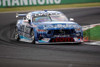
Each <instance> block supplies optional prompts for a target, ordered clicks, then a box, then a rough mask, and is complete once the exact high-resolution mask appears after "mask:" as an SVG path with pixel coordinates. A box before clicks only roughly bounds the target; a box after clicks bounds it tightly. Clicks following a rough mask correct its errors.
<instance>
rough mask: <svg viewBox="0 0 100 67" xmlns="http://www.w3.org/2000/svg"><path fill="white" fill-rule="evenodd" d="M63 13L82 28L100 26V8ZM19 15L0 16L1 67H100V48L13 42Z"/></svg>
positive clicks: (3, 14)
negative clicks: (12, 36)
mask: <svg viewBox="0 0 100 67" xmlns="http://www.w3.org/2000/svg"><path fill="white" fill-rule="evenodd" d="M60 11H62V12H63V13H64V14H65V15H66V16H68V17H73V18H75V21H76V22H78V23H79V24H80V25H89V24H94V23H100V7H95V8H80V9H64V10H60ZM15 15H16V14H15V13H1V14H0V67H100V46H90V45H85V44H81V45H71V44H56V45H34V44H29V43H24V42H16V41H13V40H10V38H9V37H10V35H11V34H12V31H13V28H14V26H15V24H16V21H17V19H16V18H15Z"/></svg>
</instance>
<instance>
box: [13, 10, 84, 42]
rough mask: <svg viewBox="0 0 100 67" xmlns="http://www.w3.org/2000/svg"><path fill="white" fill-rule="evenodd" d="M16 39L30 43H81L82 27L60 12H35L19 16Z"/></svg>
mask: <svg viewBox="0 0 100 67" xmlns="http://www.w3.org/2000/svg"><path fill="white" fill-rule="evenodd" d="M16 17H23V19H20V20H18V21H17V24H16V28H15V35H14V39H15V40H17V41H24V42H30V43H40V44H41V43H81V42H83V31H82V27H81V26H80V25H79V24H77V23H75V22H73V21H72V18H71V19H70V20H68V18H67V17H66V16H65V15H64V14H63V13H62V12H59V11H47V10H44V11H34V12H29V13H27V14H17V15H16Z"/></svg>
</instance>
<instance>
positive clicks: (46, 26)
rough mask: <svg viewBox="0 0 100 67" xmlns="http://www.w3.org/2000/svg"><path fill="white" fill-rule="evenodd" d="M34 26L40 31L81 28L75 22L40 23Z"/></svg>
mask: <svg viewBox="0 0 100 67" xmlns="http://www.w3.org/2000/svg"><path fill="white" fill-rule="evenodd" d="M33 24H34V25H36V26H37V27H38V28H39V29H54V28H55V29H58V28H75V27H78V26H79V25H78V24H77V23H75V22H38V23H33Z"/></svg>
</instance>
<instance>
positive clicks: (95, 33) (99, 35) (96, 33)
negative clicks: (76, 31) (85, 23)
mask: <svg viewBox="0 0 100 67" xmlns="http://www.w3.org/2000/svg"><path fill="white" fill-rule="evenodd" d="M83 35H84V37H89V40H97V41H100V26H96V27H94V28H91V29H88V30H86V31H84V32H83Z"/></svg>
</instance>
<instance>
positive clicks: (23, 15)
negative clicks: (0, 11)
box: [16, 13, 27, 18]
mask: <svg viewBox="0 0 100 67" xmlns="http://www.w3.org/2000/svg"><path fill="white" fill-rule="evenodd" d="M26 15H27V14H18V13H16V18H18V17H25V16H26Z"/></svg>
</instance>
